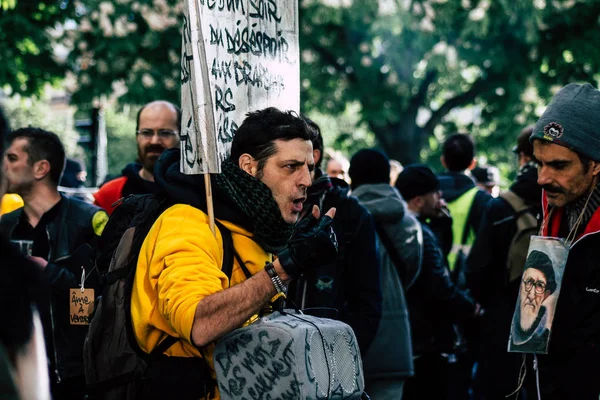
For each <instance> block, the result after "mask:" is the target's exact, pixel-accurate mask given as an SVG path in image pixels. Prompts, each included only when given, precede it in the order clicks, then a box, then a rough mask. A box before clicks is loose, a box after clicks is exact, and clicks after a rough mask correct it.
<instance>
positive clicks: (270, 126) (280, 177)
mask: <svg viewBox="0 0 600 400" xmlns="http://www.w3.org/2000/svg"><path fill="white" fill-rule="evenodd" d="M313 135H314V133H312V131H311V130H310V129H309V128H308V127H307V125H306V123H305V122H304V120H302V119H301V118H299V117H298V116H297V115H296V114H295V113H293V112H282V111H280V110H278V109H275V108H268V109H264V110H260V111H256V112H252V113H249V114H248V115H247V118H246V119H245V120H244V122H243V123H242V125H241V126H240V127H239V128H238V130H237V132H236V136H235V138H234V139H233V143H232V149H231V156H230V157H229V159H227V160H225V161H224V162H223V163H222V173H221V174H217V175H211V179H212V184H213V185H212V188H213V189H212V191H213V198H214V207H215V216H216V218H217V219H218V220H219V221H220V222H221V223H222V224H223V225H224V226H225V227H226V228H227V229H228V230H230V231H231V236H232V239H233V246H234V249H235V252H236V253H237V254H238V255H239V260H241V261H242V262H243V264H244V265H245V268H246V269H247V270H248V271H249V272H250V273H251V275H252V276H251V277H250V278H248V279H246V276H245V274H244V272H243V270H242V267H241V266H240V264H239V261H238V259H236V261H235V263H234V265H233V272H232V275H231V279H228V278H227V276H226V274H225V273H224V272H222V271H221V266H222V262H223V239H222V236H221V232H219V231H218V230H217V232H216V236H215V235H213V234H212V232H211V230H210V228H209V222H208V216H207V214H206V199H205V193H204V180H203V177H202V176H200V175H197V176H187V175H183V174H181V173H180V172H179V166H180V157H179V150H177V149H170V150H167V151H165V153H164V154H163V155H162V156H161V158H160V159H159V161H158V163H157V165H156V168H155V171H154V172H155V180H156V182H157V184H158V185H159V186H160V188H161V190H162V191H163V192H164V193H165V195H166V196H167V198H168V200H169V201H170V202H172V203H173V204H175V205H173V206H171V207H170V208H168V209H167V210H166V211H165V212H164V213H163V214H162V215H161V216H160V217H159V218H158V219H157V220H156V222H155V223H154V225H153V226H152V228H151V230H150V232H149V233H148V235H147V237H146V239H145V241H144V243H143V245H142V248H141V251H140V256H139V260H138V264H137V269H136V274H135V278H134V284H133V290H132V298H131V315H132V322H133V330H134V334H135V337H136V339H137V342H138V344H139V345H140V347H141V349H142V350H144V351H145V352H148V353H150V352H151V351H152V350H153V349H154V348H155V347H156V346H157V345H158V344H159V343H161V342H162V341H163V340H164V339H165V338H167V337H168V336H172V337H175V338H178V339H180V340H178V341H177V342H176V343H175V344H174V345H172V346H171V347H169V348H168V350H166V351H165V353H164V354H166V355H167V356H170V357H163V361H162V362H160V361H159V362H156V363H152V365H151V367H150V368H151V369H152V368H155V369H158V370H157V371H153V372H152V371H151V375H152V376H158V377H160V379H153V380H146V381H144V382H143V384H142V388H141V392H142V393H141V394H142V396H143V398H178V399H185V398H200V397H202V396H204V395H205V390H206V388H207V387H209V386H210V385H209V384H207V380H210V376H209V377H206V376H202V372H201V371H198V372H197V373H196V374H195V375H194V373H192V376H194V379H190V380H188V381H187V382H186V381H185V379H182V376H183V375H185V374H186V373H187V374H189V371H188V369H189V368H186V367H177V366H176V362H177V361H176V360H177V359H179V360H181V359H182V358H187V360H190V358H194V357H195V358H197V359H199V358H202V357H205V356H206V359H207V361H209V363H212V350H213V348H214V346H213V345H211V344H212V343H213V342H214V341H215V340H217V339H218V338H219V337H221V336H223V335H224V334H226V333H228V332H231V331H233V330H234V329H236V328H239V327H241V326H242V325H243V324H244V323H245V322H246V321H247V320H248V319H250V318H251V317H252V316H253V315H255V314H256V313H257V312H259V310H260V309H261V308H262V307H264V306H265V305H266V304H267V303H268V302H269V300H271V299H272V298H273V297H274V296H275V295H277V294H278V292H283V291H284V287H283V285H282V282H286V281H288V280H290V279H293V278H297V277H298V276H300V275H301V274H302V273H303V272H304V270H305V269H306V268H314V267H316V266H317V265H319V264H321V263H323V264H326V263H329V262H332V261H333V260H334V259H335V255H336V251H337V247H336V242H335V235H333V234H332V231H331V228H330V225H331V222H332V218H333V217H334V214H335V209H331V210H329V212H327V214H326V215H325V216H324V217H323V218H320V219H319V214H320V212H319V210H318V207H316V206H315V209H314V210H313V215H312V216H310V217H308V218H303V220H302V222H301V223H298V224H297V225H296V226H295V225H294V224H295V223H296V221H297V219H298V217H299V215H300V212H301V211H302V203H303V202H304V201H305V200H306V190H307V188H308V186H310V184H311V176H310V172H311V171H312V169H313V168H314V160H313V152H312V144H311V139H313ZM273 254H277V256H278V257H277V259H276V260H275V261H273ZM165 360H166V361H165ZM187 360H186V361H187ZM177 365H182V364H177ZM188 365H190V364H188ZM192 368H193V367H192ZM205 375H206V374H205ZM175 382H176V383H175ZM215 396H217V397H218V393H215Z"/></svg>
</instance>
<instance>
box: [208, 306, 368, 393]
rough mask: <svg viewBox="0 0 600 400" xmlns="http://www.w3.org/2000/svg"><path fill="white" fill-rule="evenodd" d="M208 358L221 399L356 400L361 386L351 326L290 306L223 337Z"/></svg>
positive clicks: (361, 372) (362, 387)
mask: <svg viewBox="0 0 600 400" xmlns="http://www.w3.org/2000/svg"><path fill="white" fill-rule="evenodd" d="M213 359H214V365H215V370H216V373H217V384H218V387H219V393H220V396H221V399H223V400H239V399H244V398H246V399H258V398H266V399H307V400H309V399H340V400H341V399H360V398H361V395H362V393H363V390H364V376H363V370H362V362H361V357H360V351H359V349H358V343H357V342H356V336H355V335H354V332H353V331H352V328H350V326H348V325H347V324H345V323H343V322H341V321H336V320H332V319H327V318H318V317H313V316H309V315H304V314H299V313H296V312H295V311H292V310H283V311H281V312H279V311H276V312H274V313H273V314H270V315H269V316H266V317H262V318H260V319H259V320H258V321H257V322H254V323H252V324H250V325H248V326H246V327H243V328H240V329H237V330H235V331H233V332H231V333H229V334H228V335H226V336H224V337H223V338H222V339H221V340H220V341H219V342H218V343H217V346H216V348H215V351H214V356H213Z"/></svg>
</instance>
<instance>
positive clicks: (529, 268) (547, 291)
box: [511, 250, 556, 353]
mask: <svg viewBox="0 0 600 400" xmlns="http://www.w3.org/2000/svg"><path fill="white" fill-rule="evenodd" d="M524 268H525V270H524V272H523V278H522V280H521V288H520V293H519V308H518V309H517V312H516V313H515V317H514V321H513V332H512V336H511V340H512V345H511V350H518V351H523V352H528V353H532V352H538V351H541V350H544V349H545V348H546V344H547V343H548V336H549V335H550V331H549V330H548V326H549V325H550V324H549V321H548V318H549V317H548V315H549V313H548V312H547V309H546V307H544V306H543V303H544V301H546V299H547V298H548V297H549V296H550V295H551V294H552V293H554V291H555V290H556V278H555V274H554V267H553V266H552V261H551V260H550V257H548V255H547V254H545V253H542V252H541V251H538V250H533V251H532V252H531V253H530V254H529V256H528V257H527V262H526V263H525V267H524Z"/></svg>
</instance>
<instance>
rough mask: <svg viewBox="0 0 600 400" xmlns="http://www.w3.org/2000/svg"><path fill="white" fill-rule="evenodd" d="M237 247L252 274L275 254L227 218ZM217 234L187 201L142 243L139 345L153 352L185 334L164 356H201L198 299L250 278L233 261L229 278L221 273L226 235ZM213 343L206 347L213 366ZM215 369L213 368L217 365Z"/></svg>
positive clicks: (137, 283)
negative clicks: (195, 335) (196, 332)
mask: <svg viewBox="0 0 600 400" xmlns="http://www.w3.org/2000/svg"><path fill="white" fill-rule="evenodd" d="M220 222H221V223H222V224H223V225H224V226H225V227H226V228H227V229H229V230H230V231H231V236H232V239H233V246H234V248H235V249H236V251H237V253H238V254H239V256H240V258H241V259H242V260H243V261H244V263H245V265H246V267H247V268H248V270H249V271H250V273H251V274H253V275H254V274H255V273H257V272H258V271H260V270H262V269H263V268H264V266H265V263H266V262H270V261H272V255H271V254H270V253H267V252H266V251H265V250H263V249H262V248H261V247H260V245H259V244H258V243H256V242H255V241H254V240H253V239H252V234H251V233H250V232H248V231H246V230H245V229H243V228H241V227H239V226H236V225H234V224H232V223H229V222H227V221H220ZM216 231H217V235H216V237H215V236H214V235H213V234H212V232H211V230H210V227H209V225H208V216H207V215H206V214H205V213H204V212H203V211H201V210H199V209H197V208H195V207H192V206H189V205H183V204H177V205H174V206H172V207H170V208H168V209H167V210H166V211H165V212H164V213H163V214H162V215H161V216H160V217H159V218H158V219H157V220H156V222H155V223H154V225H153V226H152V228H151V229H150V232H149V233H148V236H146V239H145V240H144V243H143V244H142V248H141V250H140V256H139V259H138V263H137V269H136V274H135V280H134V283H133V290H132V294H131V318H132V322H133V330H134V333H135V337H136V339H137V342H138V344H139V345H140V347H141V349H142V350H144V351H145V352H147V353H150V352H151V351H152V350H153V349H154V348H155V347H156V346H157V345H158V344H159V343H160V342H161V341H163V340H164V339H165V338H166V337H167V335H171V336H173V337H176V338H181V339H183V340H180V341H178V342H176V343H175V344H174V345H173V346H171V348H169V349H168V350H167V351H166V352H165V354H167V355H169V356H178V357H201V354H200V351H199V350H198V348H197V347H196V346H194V345H193V344H192V339H191V334H192V325H193V323H194V315H195V312H196V306H197V305H198V302H200V300H202V299H203V298H204V297H206V296H209V295H211V294H214V293H216V292H218V291H221V290H223V289H227V288H228V287H230V286H234V285H237V284H238V283H241V282H243V281H244V280H245V279H246V276H245V275H244V272H243V271H242V269H241V268H240V266H239V263H238V262H237V260H234V265H233V272H232V275H231V282H229V280H228V279H227V276H226V275H225V273H223V272H222V271H221V266H222V265H223V239H222V237H221V233H220V232H219V230H218V229H216ZM213 350H214V345H210V346H208V347H207V348H206V354H207V357H209V364H210V365H211V368H212V353H213ZM213 370H214V368H213Z"/></svg>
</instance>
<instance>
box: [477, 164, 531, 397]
mask: <svg viewBox="0 0 600 400" xmlns="http://www.w3.org/2000/svg"><path fill="white" fill-rule="evenodd" d="M510 190H511V191H512V192H513V193H515V194H516V195H518V196H519V197H521V198H522V199H523V200H524V202H525V203H526V204H527V205H528V206H531V207H532V209H531V213H532V214H533V215H537V214H541V199H542V189H541V187H540V186H539V185H538V184H537V168H536V166H535V165H534V164H533V163H531V164H526V165H525V166H523V167H522V168H521V169H520V170H519V174H518V175H517V179H516V181H515V182H514V183H513V185H511V187H510ZM514 215H515V210H514V209H513V208H512V206H511V205H510V204H509V203H508V202H507V201H506V200H504V199H503V198H500V197H498V198H495V199H492V200H491V201H490V202H489V203H488V207H487V209H486V211H485V212H484V215H483V219H482V222H481V225H480V227H479V230H478V231H477V236H476V237H475V242H474V243H473V247H472V249H471V254H470V255H469V258H468V260H467V270H466V278H467V287H468V288H469V290H470V292H471V293H472V294H473V297H474V298H475V300H476V301H478V302H479V303H481V305H482V306H483V308H484V309H485V314H484V315H483V317H482V318H481V324H480V334H479V337H480V339H481V340H480V346H481V347H480V351H479V354H480V355H481V359H480V369H479V375H478V379H480V383H481V384H480V385H477V387H478V388H479V389H480V390H481V391H482V393H481V394H479V393H478V396H481V397H476V398H478V399H480V398H481V399H486V400H487V399H499V400H500V399H504V396H505V395H507V394H509V393H511V392H513V391H514V390H515V389H516V384H515V382H516V380H517V378H518V376H519V370H520V367H521V362H522V357H521V355H520V354H517V353H508V352H507V343H508V337H509V334H510V327H511V322H512V318H513V314H514V311H515V304H516V301H517V296H518V294H519V287H520V279H518V280H516V281H514V282H508V271H507V266H506V263H507V256H508V251H509V247H510V244H511V242H512V240H513V237H514V235H515V233H516V232H517V220H516V219H515V218H512V219H511V217H514ZM501 221H504V222H501ZM498 222H500V223H498Z"/></svg>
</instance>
